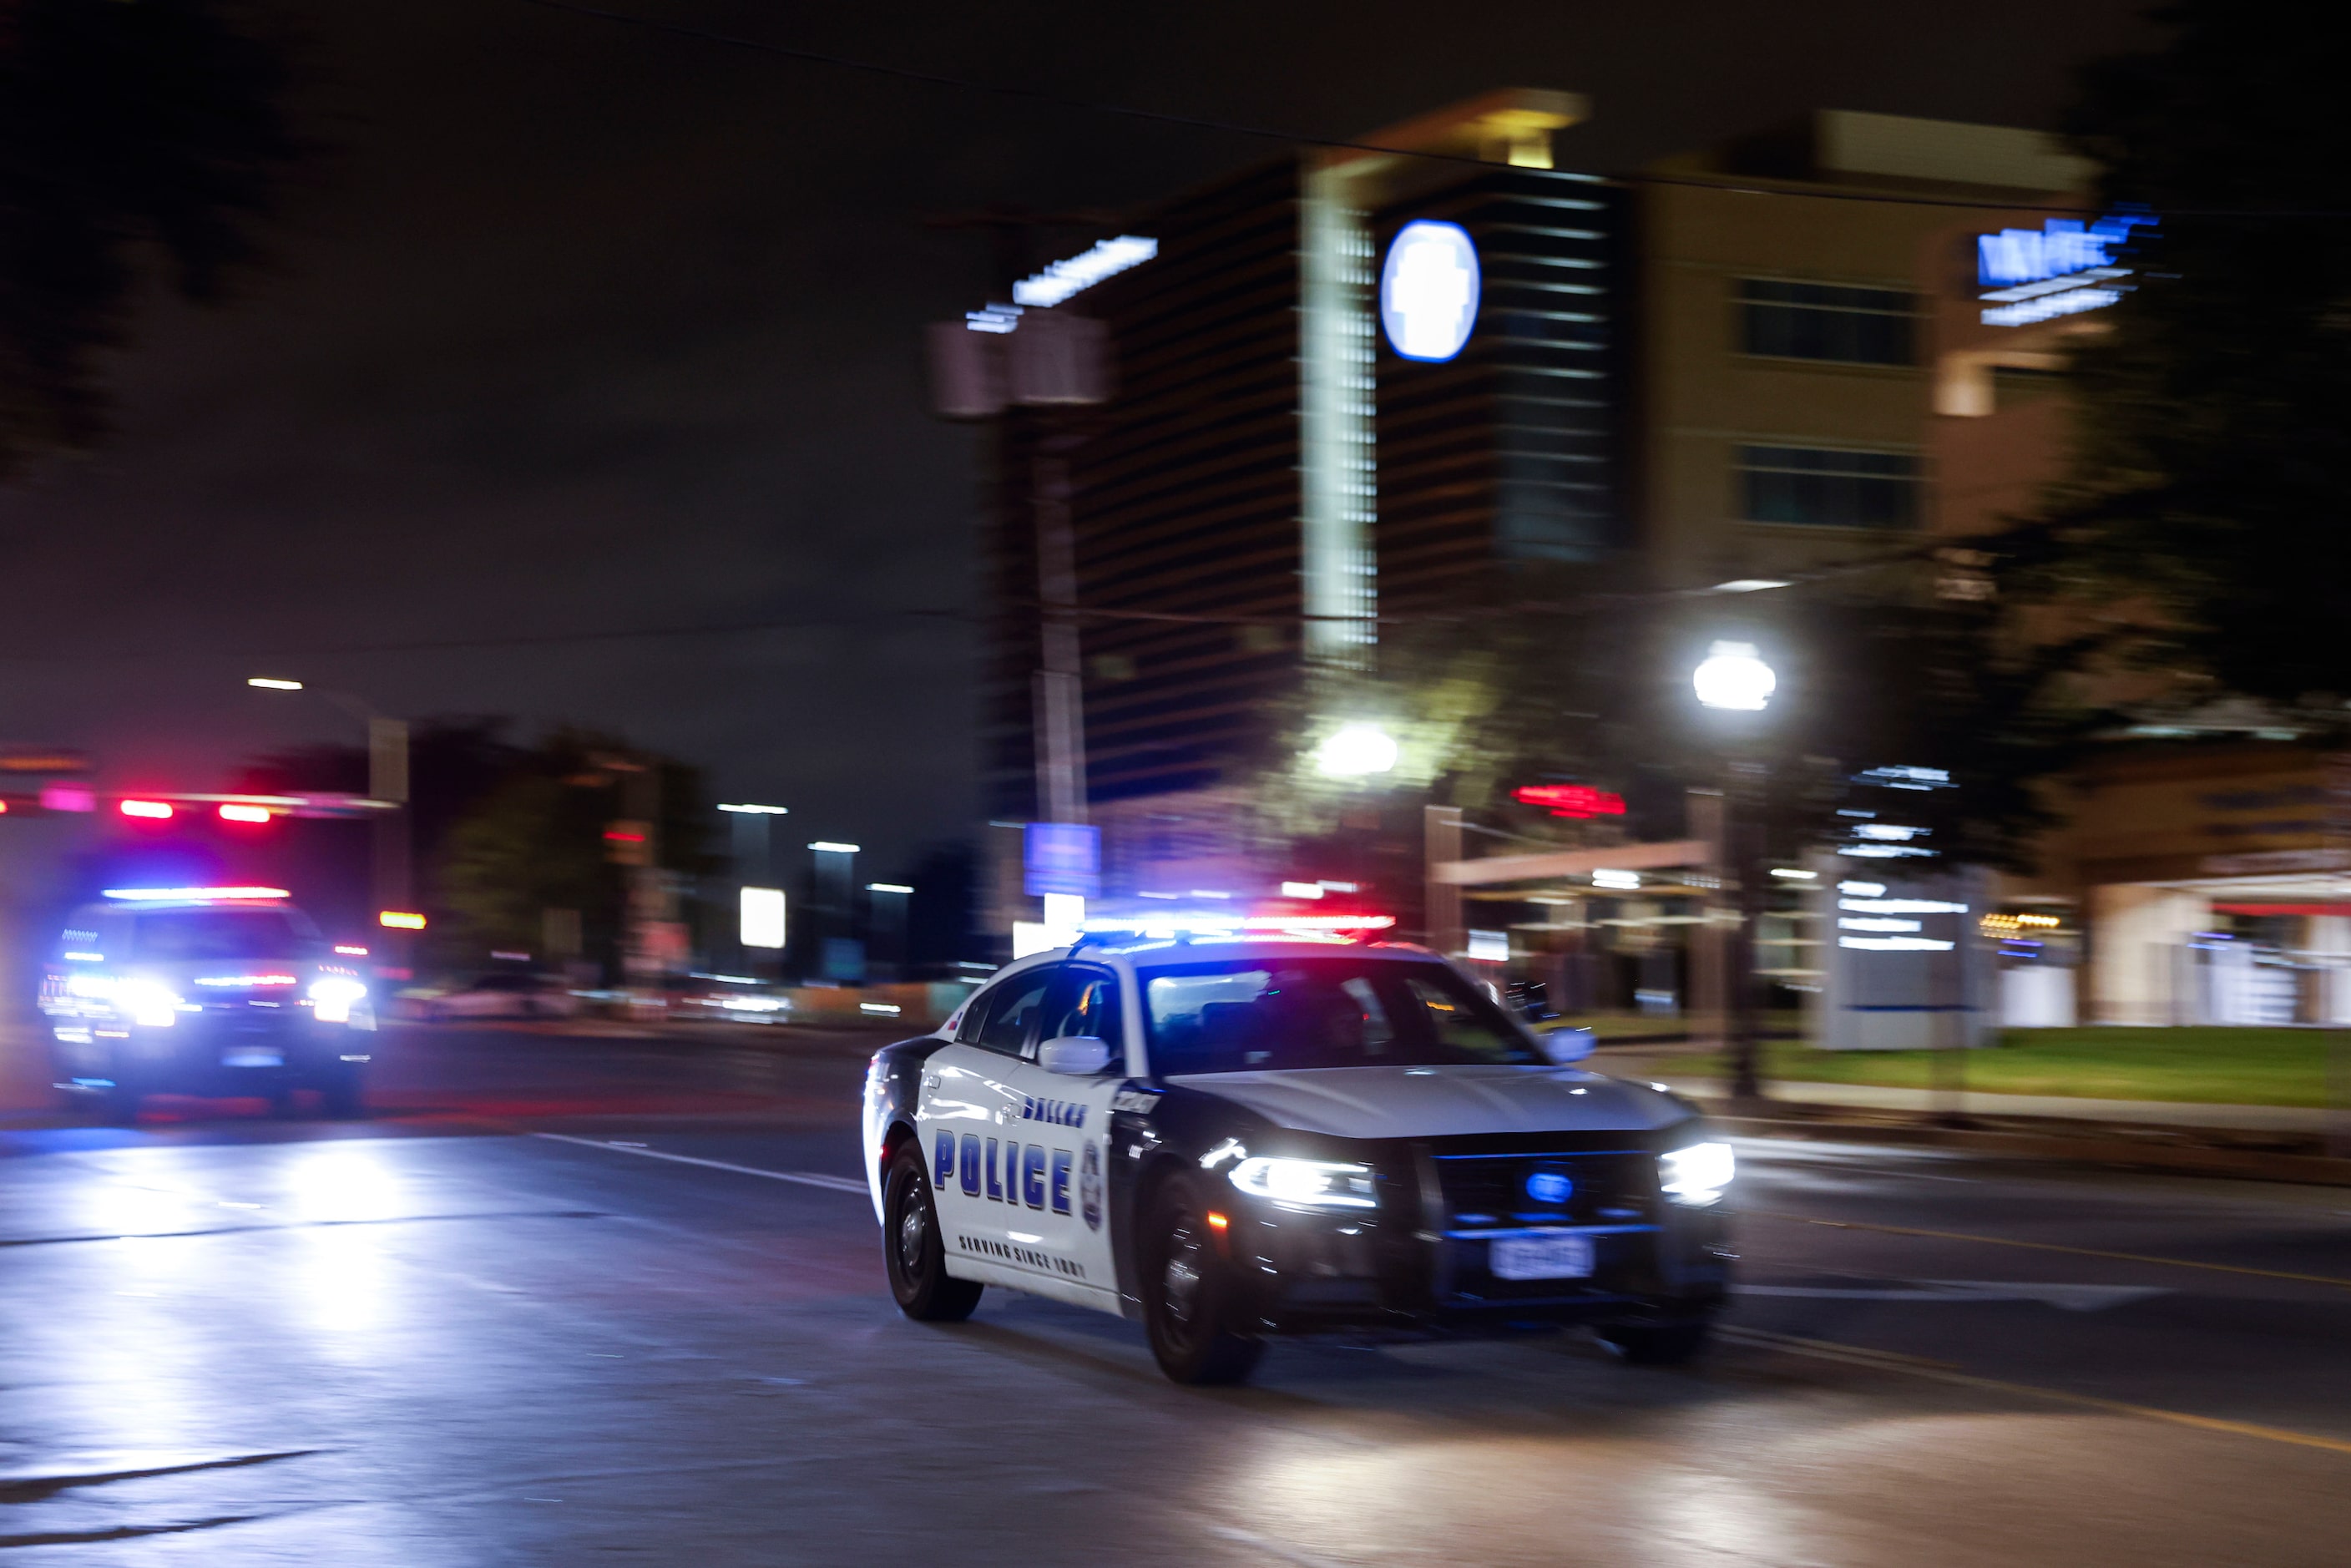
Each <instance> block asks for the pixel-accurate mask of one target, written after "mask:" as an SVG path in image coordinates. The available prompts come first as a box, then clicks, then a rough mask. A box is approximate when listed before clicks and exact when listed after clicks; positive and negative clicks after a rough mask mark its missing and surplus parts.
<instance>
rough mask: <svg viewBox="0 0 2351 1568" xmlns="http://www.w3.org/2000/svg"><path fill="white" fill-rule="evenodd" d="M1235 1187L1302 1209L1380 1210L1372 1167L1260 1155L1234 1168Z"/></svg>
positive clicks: (1256, 1195) (1255, 1195) (1233, 1180)
mask: <svg viewBox="0 0 2351 1568" xmlns="http://www.w3.org/2000/svg"><path fill="white" fill-rule="evenodd" d="M1232 1182H1233V1185H1234V1186H1237V1187H1238V1188H1240V1189H1241V1190H1242V1191H1243V1192H1246V1193H1249V1194H1251V1195H1252V1196H1254V1197H1270V1198H1271V1199H1272V1200H1273V1201H1274V1202H1276V1203H1287V1204H1292V1205H1295V1206H1296V1207H1300V1208H1376V1207H1379V1204H1378V1200H1377V1199H1375V1198H1374V1197H1373V1196H1372V1167H1371V1166H1349V1165H1338V1164H1334V1163H1333V1162H1332V1161H1329V1160H1285V1159H1274V1158H1269V1157H1267V1156H1265V1155H1259V1156H1257V1157H1256V1158H1254V1159H1247V1160H1243V1161H1242V1162H1241V1163H1240V1164H1238V1165H1237V1166H1234V1167H1233V1174H1232Z"/></svg>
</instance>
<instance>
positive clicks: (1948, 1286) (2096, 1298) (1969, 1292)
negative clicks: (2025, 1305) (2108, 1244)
mask: <svg viewBox="0 0 2351 1568" xmlns="http://www.w3.org/2000/svg"><path fill="white" fill-rule="evenodd" d="M1730 1293H1731V1294H1732V1295H1734V1296H1801V1297H1804V1298H1806V1299H1809V1300H1820V1301H2039V1302H2041V1303H2042V1304H2043V1305H2044V1306H2052V1307H2057V1308H2060V1309H2062V1310H2064V1311H2065V1312H2102V1311H2104V1310H2105V1309H2106V1308H2108V1307H2118V1306H2123V1305H2125V1304H2126V1303H2128V1302H2131V1301H2145V1300H2147V1298H2148V1297H2150V1296H2168V1295H2169V1294H2171V1288H2170V1287H2169V1286H2168V1285H2036V1284H2031V1283H2026V1282H2021V1281H2005V1280H1998V1281H1995V1280H1912V1281H1907V1282H1904V1283H1900V1284H1895V1285H1873V1286H1845V1285H1746V1284H1737V1285H1733V1286H1731V1287H1730Z"/></svg>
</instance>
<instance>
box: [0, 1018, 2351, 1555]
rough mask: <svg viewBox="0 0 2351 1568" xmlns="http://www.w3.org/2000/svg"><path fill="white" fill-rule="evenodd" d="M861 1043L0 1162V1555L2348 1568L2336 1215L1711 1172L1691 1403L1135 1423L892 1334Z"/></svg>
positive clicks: (1032, 1307) (539, 1058) (1094, 1351)
mask: <svg viewBox="0 0 2351 1568" xmlns="http://www.w3.org/2000/svg"><path fill="white" fill-rule="evenodd" d="M542 1027H544V1026H542ZM873 1043H877V1041H876V1040H874V1039H872V1038H871V1037H867V1038H858V1037H850V1036H839V1035H836V1036H820V1035H808V1034H799V1033H789V1034H788V1033H778V1034H777V1035H774V1036H770V1037H768V1038H767V1039H766V1040H765V1042H764V1043H763V1044H759V1045H745V1044H743V1043H740V1042H739V1041H738V1040H736V1039H734V1038H733V1037H731V1036H725V1037H723V1036H720V1035H717V1034H714V1035H712V1036H711V1037H709V1038H708V1039H706V1040H702V1041H699V1042H683V1043H682V1042H675V1041H665V1040H626V1039H611V1038H598V1039H583V1038H578V1037H566V1036H562V1035H559V1034H554V1033H534V1032H528V1031H523V1030H496V1029H460V1028H437V1029H427V1028H404V1029H397V1030H388V1031H387V1032H386V1034H385V1036H384V1044H385V1048H386V1049H385V1051H384V1053H383V1058H382V1060H383V1061H384V1063H385V1075H384V1079H383V1081H382V1082H381V1086H380V1092H379V1095H378V1098H379V1100H380V1101H381V1115H380V1117H379V1119H378V1120H376V1121H374V1122H371V1123H369V1124H360V1125H350V1124H325V1123H319V1124H302V1123H279V1122H273V1121H270V1120H268V1119H267V1118H266V1117H265V1116H262V1115H259V1114H257V1113H252V1114H249V1113H245V1111H244V1110H243V1109H242V1108H240V1107H235V1106H212V1107H193V1106H189V1107H181V1108H179V1109H180V1110H181V1111H182V1112H183V1113H185V1114H184V1116H183V1118H182V1119H167V1118H166V1117H165V1116H162V1115H159V1116H156V1117H152V1118H151V1119H150V1120H148V1121H147V1122H145V1123H143V1124H141V1126H140V1127H138V1128H136V1129H131V1130H123V1129H107V1128H96V1127H67V1126H57V1127H51V1128H32V1129H27V1130H22V1131H16V1132H8V1133H0V1552H5V1553H6V1556H5V1558H0V1562H5V1563H27V1564H33V1563H44V1564H46V1563H108V1564H113V1563H131V1564H145V1563H208V1564H211V1563H334V1564H355V1565H372V1564H440V1563H453V1564H456V1563H464V1564H472V1563H565V1564H569V1563H590V1562H594V1563H601V1562H613V1563H631V1562H640V1563H695V1564H697V1565H703V1564H707V1565H717V1564H732V1563H762V1564H765V1563H792V1564H798V1563H810V1564H818V1563H821V1564H835V1563H878V1562H903V1563H953V1564H956V1568H964V1565H967V1564H995V1563H1006V1564H1014V1563H1017V1564H1022V1565H1024V1568H1026V1565H1034V1564H1040V1563H1081V1562H1082V1563H1097V1562H1109V1563H1133V1564H1157V1563H1171V1564H1172V1563H1186V1564H1282V1563H1291V1564H1318V1563H1351V1564H1353V1563H1395V1564H1419V1563H1495V1564H1502V1563H1639V1564H1645V1565H1646V1564H1660V1565H1667V1568H1678V1565H1683V1564H1688V1565H1693V1568H1696V1565H1701V1564H1703V1565H1717V1564H1731V1563H1771V1564H1790V1565H1795V1564H1886V1565H1893V1564H1901V1565H1905V1568H1919V1565H1941V1564H1954V1565H1956V1564H1987V1565H1989V1564H1994V1563H2000V1564H2015V1563H2035V1564H2037V1563H2053V1564H2054V1563H2065V1564H2105V1563H2129V1564H2132V1565H2133V1568H2154V1565H2159V1564H2173V1563H2179V1564H2187V1563H2199V1564H2200V1563H2263V1564H2301V1563H2311V1564H2318V1563H2330V1564H2332V1563H2342V1562H2344V1561H2346V1558H2351V1333H2346V1330H2347V1329H2351V1193H2346V1192H2336V1191H2327V1190H2322V1189H2313V1188H2294V1187H2283V1186H2259V1185H2254V1184H2247V1183H2223V1182H2210V1181H2199V1180H2187V1179H2178V1178H2164V1177H2141V1176H2101V1175H2082V1174H2068V1173H2064V1172H2058V1171H2053V1170H2048V1169H2031V1168H2025V1167H2021V1166H2011V1165H2001V1164H1995V1163H1991V1162H1985V1161H1979V1160H1971V1159H1964V1158H1955V1157H1948V1156H1939V1155H1921V1154H1917V1153H1910V1152H1898V1151H1894V1150H1886V1149H1875V1148H1866V1147H1861V1146H1856V1145H1754V1144H1750V1145H1742V1147H1741V1155H1742V1158H1743V1159H1744V1160H1745V1167H1744V1171H1743V1174H1742V1178H1741V1184H1740V1191H1739V1193H1738V1195H1737V1197H1736V1200H1735V1201H1736V1204H1737V1207H1738V1208H1739V1209H1740V1215H1741V1218H1740V1224H1739V1228H1738V1244H1739V1247H1740V1251H1741V1253H1742V1255H1743V1262H1742V1265H1741V1268H1742V1279H1743V1281H1744V1284H1743V1291H1744V1293H1742V1295H1741V1296H1740V1300H1739V1302H1738V1306H1737V1309H1736V1311H1735V1312H1733V1313H1732V1314H1731V1316H1730V1318H1729V1324H1730V1326H1729V1333H1727V1335H1726V1338H1725V1341H1724V1343H1722V1344H1721V1345H1720V1346H1719V1348H1718V1350H1717V1351H1716V1352H1715V1353H1714V1354H1712V1355H1711V1356H1710V1357H1709V1358H1708V1360H1707V1361H1706V1362H1705V1363H1704V1364H1702V1365H1700V1366H1698V1367H1697V1368H1695V1369H1690V1370H1684V1371H1655V1370H1635V1369H1631V1368H1626V1367H1624V1366H1621V1365H1618V1364H1615V1363H1614V1361H1612V1360H1611V1359H1610V1358H1609V1357H1608V1356H1607V1355H1606V1354H1604V1353H1603V1352H1602V1351H1601V1350H1600V1349H1599V1348H1598V1347H1597V1346H1595V1345H1594V1344H1593V1343H1591V1342H1590V1341H1589V1340H1587V1339H1585V1338H1583V1337H1582V1336H1562V1335H1550V1336H1543V1337H1539V1338H1531V1339H1527V1340H1522V1341H1515V1342H1510V1343H1471V1344H1433V1345H1414V1346H1404V1347H1388V1348H1382V1349H1375V1350H1374V1349H1353V1348H1345V1347H1339V1346H1322V1345H1299V1344H1282V1345H1278V1346H1277V1347H1276V1348H1275V1349H1274V1351H1273V1352H1272V1353H1271V1354H1270V1355H1269V1356H1268V1357H1267V1358H1266V1361H1265V1363H1264V1364H1263V1365H1262V1367H1261V1369H1260V1371H1259V1375H1258V1378H1257V1380H1256V1382H1255V1384H1254V1385H1252V1386H1250V1387H1247V1388H1241V1389H1234V1390H1217V1391H1200V1390H1188V1389H1181V1388H1176V1387H1174V1386H1172V1385H1168V1384H1166V1383H1165V1382H1164V1381H1163V1380H1162V1379H1161V1378H1160V1376H1159V1375H1158V1373H1157V1371H1156V1369H1155V1367H1154V1366H1153V1364H1152V1362H1151V1359H1150V1355H1149V1353H1148V1351H1147V1350H1146V1349H1145V1348H1144V1343H1143V1338H1142V1334H1141V1332H1140V1330H1139V1329H1138V1328H1137V1327H1136V1326H1134V1325H1133V1324H1128V1323H1123V1322H1117V1321H1115V1320H1113V1319H1110V1318H1107V1317H1102V1316H1100V1315H1097V1314H1092V1313H1088V1312H1081V1311H1078V1310H1076V1309H1072V1308H1067V1307H1062V1306H1059V1305H1056V1304H1053V1303H1050V1302H1045V1301H1037V1300H1034V1299H1032V1298H1027V1297H1021V1296H1017V1295H1012V1294H1009V1293H1007V1292H1005V1291H998V1290H991V1291H989V1292H988V1295H987V1299H986V1300H985V1301H984V1302H983V1303H982V1305H981V1308H980V1311H979V1312H978V1314H977V1316H976V1317H975V1318H974V1320H973V1321H972V1322H969V1323H967V1324H965V1325H961V1326H957V1327H952V1328H938V1327H929V1326H925V1325H920V1324H915V1323H910V1322H905V1321H904V1320H903V1319H902V1318H900V1316H899V1315H898V1313H897V1312H896V1311H895V1309H894V1308H893V1306H892V1304H891V1302H890V1300H889V1296H888V1294H887V1291H886V1289H885V1288H884V1285H883V1278H882V1269H881V1260H880V1248H879V1242H878V1240H877V1238H876V1233H875V1226H874V1223H873V1218H872V1210H871V1208H870V1207H869V1205H868V1203H867V1201H866V1199H865V1198H864V1197H863V1196H862V1186H861V1185H860V1184H859V1183H858V1181H857V1180H856V1176H857V1169H858V1167H857V1156H856V1137H857V1133H856V1124H855V1096H856V1092H857V1086H858V1082H859V1076H860V1073H861V1071H862V1062H863V1055H864V1051H866V1050H867V1049H869V1048H870V1047H871V1045H872V1044H873ZM167 1109H169V1108H167Z"/></svg>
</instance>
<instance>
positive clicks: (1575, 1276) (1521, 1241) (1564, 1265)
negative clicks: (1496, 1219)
mask: <svg viewBox="0 0 2351 1568" xmlns="http://www.w3.org/2000/svg"><path fill="white" fill-rule="evenodd" d="M1486 1246H1487V1254H1486V1268H1487V1270H1488V1272H1489V1273H1491V1274H1492V1275H1493V1276H1494V1278H1496V1279H1497V1280H1581V1279H1583V1278H1585V1277H1586V1276H1588V1275H1589V1274H1590V1273H1591V1272H1592V1238H1591V1237H1589V1236H1501V1237H1497V1238H1495V1239H1493V1240H1491V1241H1489V1242H1488V1243H1487V1244H1486Z"/></svg>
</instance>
